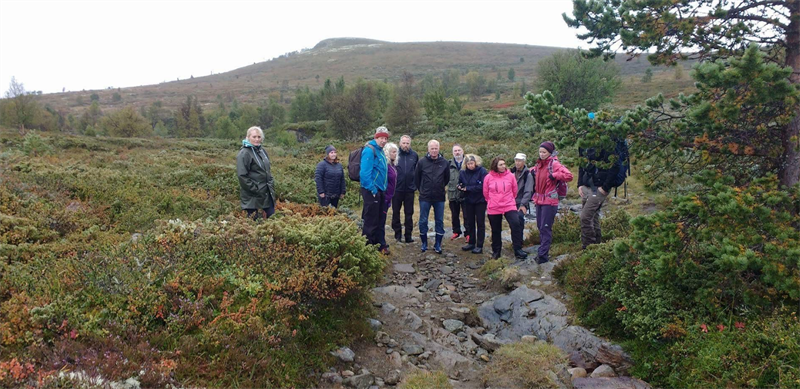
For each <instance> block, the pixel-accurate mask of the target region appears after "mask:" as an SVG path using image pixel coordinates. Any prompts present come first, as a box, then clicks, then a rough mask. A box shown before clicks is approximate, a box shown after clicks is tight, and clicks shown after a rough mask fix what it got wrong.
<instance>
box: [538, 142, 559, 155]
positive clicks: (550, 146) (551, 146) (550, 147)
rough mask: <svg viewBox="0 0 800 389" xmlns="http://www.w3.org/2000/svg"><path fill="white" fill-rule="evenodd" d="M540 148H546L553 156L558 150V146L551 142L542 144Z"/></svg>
mask: <svg viewBox="0 0 800 389" xmlns="http://www.w3.org/2000/svg"><path fill="white" fill-rule="evenodd" d="M539 147H544V148H545V149H546V150H547V152H548V153H550V154H553V151H555V150H556V145H555V144H554V143H553V142H550V141H549V140H548V141H544V142H542V144H540V145H539Z"/></svg>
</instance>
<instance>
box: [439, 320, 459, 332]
mask: <svg viewBox="0 0 800 389" xmlns="http://www.w3.org/2000/svg"><path fill="white" fill-rule="evenodd" d="M442 325H443V326H444V329H446V330H448V331H450V332H452V333H456V332H458V331H460V330H461V329H462V328H464V322H462V321H461V320H454V319H447V320H445V321H444V322H442Z"/></svg>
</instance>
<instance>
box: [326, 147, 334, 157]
mask: <svg viewBox="0 0 800 389" xmlns="http://www.w3.org/2000/svg"><path fill="white" fill-rule="evenodd" d="M331 151H336V147H333V145H328V147H326V148H325V156H326V157H327V156H328V154H330V153H331Z"/></svg>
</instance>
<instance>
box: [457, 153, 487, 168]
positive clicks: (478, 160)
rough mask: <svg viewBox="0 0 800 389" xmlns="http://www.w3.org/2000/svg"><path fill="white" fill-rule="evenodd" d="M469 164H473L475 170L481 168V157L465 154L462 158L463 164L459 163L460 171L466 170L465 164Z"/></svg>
mask: <svg viewBox="0 0 800 389" xmlns="http://www.w3.org/2000/svg"><path fill="white" fill-rule="evenodd" d="M470 162H475V168H476V169H477V168H478V167H479V166H483V160H482V159H481V157H479V156H477V155H475V154H467V155H465V156H464V162H462V163H461V170H467V164H468V163H470Z"/></svg>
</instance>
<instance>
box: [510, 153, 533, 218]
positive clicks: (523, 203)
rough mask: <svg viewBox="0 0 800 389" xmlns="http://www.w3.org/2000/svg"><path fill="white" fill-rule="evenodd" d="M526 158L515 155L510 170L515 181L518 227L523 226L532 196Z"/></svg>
mask: <svg viewBox="0 0 800 389" xmlns="http://www.w3.org/2000/svg"><path fill="white" fill-rule="evenodd" d="M527 160H528V156H527V155H525V154H523V153H517V155H515V156H514V167H512V168H511V173H514V178H516V179H517V188H518V189H517V197H516V199H515V200H516V202H517V211H518V212H519V222H520V225H522V226H525V214H526V213H528V210H529V209H530V203H531V196H533V181H534V179H533V177H532V176H531V172H530V170H528V166H527V165H526V162H527Z"/></svg>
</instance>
